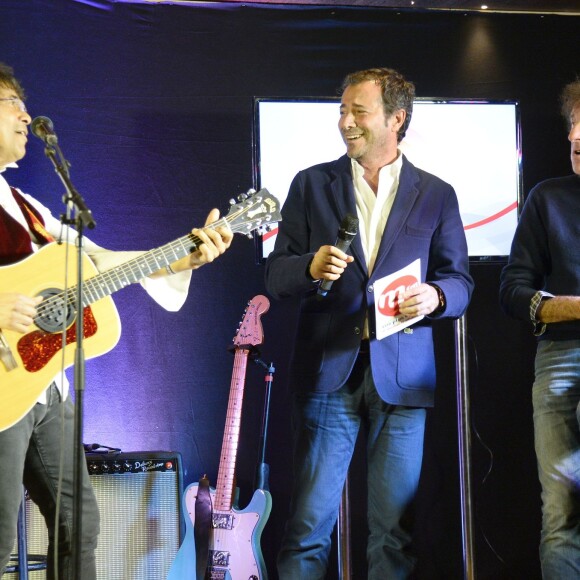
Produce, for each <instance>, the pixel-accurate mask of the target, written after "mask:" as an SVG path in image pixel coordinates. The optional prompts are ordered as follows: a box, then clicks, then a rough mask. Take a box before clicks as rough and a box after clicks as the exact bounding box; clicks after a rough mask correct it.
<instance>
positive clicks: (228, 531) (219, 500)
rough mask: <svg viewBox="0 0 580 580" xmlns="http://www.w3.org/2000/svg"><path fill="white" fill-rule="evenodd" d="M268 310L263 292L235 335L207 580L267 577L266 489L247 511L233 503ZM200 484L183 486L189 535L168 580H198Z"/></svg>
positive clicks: (269, 504)
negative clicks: (249, 370) (246, 407)
mask: <svg viewBox="0 0 580 580" xmlns="http://www.w3.org/2000/svg"><path fill="white" fill-rule="evenodd" d="M269 308H270V302H269V301H268V299H267V298H266V297H265V296H261V295H258V296H255V297H254V298H252V300H251V301H250V302H249V304H248V307H247V308H246V312H245V314H244V319H243V321H242V323H241V325H240V328H239V330H238V332H237V334H236V336H235V338H234V345H235V359H234V370H233V373H232V382H231V388H230V397H229V401H228V411H227V415H226V417H227V418H226V424H225V429H224V437H223V443H222V452H221V456H220V457H221V459H220V464H219V470H218V477H217V485H216V487H215V489H213V488H210V497H211V524H210V526H209V527H210V529H209V552H208V560H207V568H206V573H205V578H206V579H211V580H265V579H266V578H267V572H266V566H265V564H264V560H263V558H262V552H261V550H260V537H261V535H262V530H263V529H264V526H265V525H266V521H267V519H268V516H269V515H270V510H271V507H272V498H271V495H270V493H269V492H268V491H266V490H263V489H258V490H256V491H255V492H254V495H253V496H252V501H251V502H250V503H249V504H248V506H247V507H246V509H244V510H238V509H236V507H234V495H235V467H236V454H237V448H238V440H239V434H240V426H241V420H242V402H243V397H244V384H245V377H246V366H247V362H248V355H249V353H250V350H251V346H255V345H257V344H261V342H262V326H261V322H260V316H261V315H262V314H263V313H264V312H267V311H268V309H269ZM198 489H199V484H197V483H192V484H191V485H189V486H188V487H187V489H186V490H185V493H184V496H183V499H184V506H185V509H184V517H185V524H186V533H185V538H184V540H183V543H182V545H181V547H180V548H179V551H178V553H177V556H176V557H175V560H174V561H173V564H172V566H171V569H170V571H169V576H168V577H167V580H195V578H196V549H195V539H194V526H195V503H196V500H197V496H198ZM198 580H199V579H198Z"/></svg>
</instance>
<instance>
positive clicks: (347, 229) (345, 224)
mask: <svg viewBox="0 0 580 580" xmlns="http://www.w3.org/2000/svg"><path fill="white" fill-rule="evenodd" d="M357 234H358V218H357V217H355V216H353V215H352V214H350V213H349V214H346V215H345V216H344V218H343V220H342V223H341V224H340V228H339V230H338V236H337V237H336V242H335V243H334V245H335V247H337V248H338V249H339V250H341V251H342V252H345V253H346V251H347V250H348V247H349V246H350V244H351V242H352V241H353V240H354V238H355V237H356V235H357ZM333 282H334V280H323V281H322V282H321V283H320V285H319V286H318V290H317V292H316V294H317V298H318V299H320V298H324V297H325V296H326V295H327V294H328V291H329V290H330V288H331V286H332V283H333Z"/></svg>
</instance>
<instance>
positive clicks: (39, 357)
mask: <svg viewBox="0 0 580 580" xmlns="http://www.w3.org/2000/svg"><path fill="white" fill-rule="evenodd" d="M83 331H84V336H85V338H89V337H91V336H93V335H94V334H96V332H97V321H96V320H95V317H94V316H93V312H92V310H91V307H90V306H87V307H86V308H85V309H84V318H83ZM76 340H77V329H76V324H73V325H71V327H70V328H69V329H68V330H67V331H66V344H67V345H69V344H72V343H74V342H76ZM17 349H18V354H19V355H20V357H21V358H22V362H23V364H24V368H25V369H26V370H27V371H28V372H29V373H34V372H37V371H39V370H41V369H43V368H44V367H45V366H46V364H47V363H48V361H50V359H52V357H53V356H54V355H55V354H56V353H57V352H59V351H60V350H61V349H62V334H60V333H52V334H50V333H46V332H44V331H43V330H35V331H33V332H31V333H29V334H27V335H26V336H23V337H22V338H21V339H20V340H19V341H18V345H17Z"/></svg>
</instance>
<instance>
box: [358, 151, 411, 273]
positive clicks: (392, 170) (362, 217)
mask: <svg viewBox="0 0 580 580" xmlns="http://www.w3.org/2000/svg"><path fill="white" fill-rule="evenodd" d="M351 165H352V176H353V184H354V192H355V200H356V212H357V215H358V219H359V234H360V237H361V243H362V247H363V251H364V254H365V259H366V262H367V268H368V271H369V275H370V274H371V272H372V271H373V267H374V265H375V261H376V259H377V254H378V251H379V246H380V244H381V240H382V238H383V233H384V231H385V226H386V225H387V220H388V219H389V214H390V213H391V208H392V207H393V202H394V201H395V195H396V193H397V188H398V187H399V176H400V174H401V167H402V166H403V156H402V155H401V153H400V152H399V155H398V157H397V159H396V160H395V161H393V163H391V164H389V165H385V166H384V167H382V168H381V170H380V171H379V186H378V190H377V194H376V195H375V192H374V191H373V190H372V189H371V187H370V185H369V184H368V183H367V182H366V181H365V179H364V168H363V167H362V166H361V165H360V164H359V163H358V161H356V159H351Z"/></svg>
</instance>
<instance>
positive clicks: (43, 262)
mask: <svg viewBox="0 0 580 580" xmlns="http://www.w3.org/2000/svg"><path fill="white" fill-rule="evenodd" d="M67 245H68V252H69V265H68V283H69V286H73V285H74V284H75V283H76V281H77V280H76V269H77V268H76V259H77V254H76V249H75V246H74V245H72V244H65V243H63V244H61V245H59V244H56V243H53V244H48V245H46V246H43V247H42V248H40V250H39V251H38V252H36V253H35V254H32V255H31V256H29V257H28V258H26V259H24V260H22V261H20V262H18V263H16V264H13V265H11V266H2V267H0V288H4V289H6V291H8V292H17V293H20V294H25V295H27V296H37V295H39V294H44V293H46V292H50V291H51V290H52V289H54V290H59V291H62V290H63V288H64V282H65V271H64V264H65V263H66V262H65V253H66V251H67ZM95 274H97V269H96V267H95V265H94V264H93V263H92V262H91V260H90V259H89V258H88V256H85V257H84V260H83V278H84V279H85V280H86V279H87V278H90V277H92V276H94V275H95ZM72 299H73V300H74V296H73V297H72ZM74 320H76V317H74ZM83 326H84V335H85V337H84V341H83V346H84V351H85V358H93V357H96V356H99V355H101V354H104V353H106V352H108V351H109V350H111V349H112V348H113V347H114V346H115V345H116V344H117V342H118V341H119V338H120V336H121V324H120V320H119V314H118V312H117V309H116V307H115V305H114V303H113V300H112V298H111V297H110V296H106V297H104V298H102V299H100V300H99V301H98V302H95V303H93V304H91V306H87V307H85V308H84V325H83ZM1 332H2V336H3V339H4V340H5V342H6V343H7V344H8V347H9V350H10V352H11V355H12V356H13V358H14V362H15V363H16V364H15V366H14V368H9V366H10V365H6V364H4V363H3V362H1V361H0V400H1V401H2V405H1V406H0V430H2V429H7V428H8V427H11V426H12V425H14V424H15V423H17V422H18V421H19V420H20V419H21V418H22V417H23V416H24V415H25V414H26V413H27V412H28V411H29V410H30V409H31V408H32V407H33V406H34V404H35V403H36V400H37V399H38V397H39V396H40V395H41V393H42V392H43V391H44V389H45V388H46V387H47V386H48V385H49V383H50V381H51V380H52V379H53V378H54V377H55V376H56V375H57V374H58V373H59V371H60V369H61V368H62V365H63V349H62V332H58V331H56V332H46V331H44V330H42V329H40V328H39V327H38V326H36V325H34V324H33V325H32V326H31V330H30V331H29V332H28V333H26V334H20V333H18V332H13V331H10V330H2V331H1ZM66 335H67V344H66V347H65V349H64V367H65V368H68V367H70V366H71V365H72V364H73V363H74V356H75V354H74V353H75V345H76V328H75V323H74V321H73V322H72V323H71V324H70V326H69V327H68V329H67V333H66Z"/></svg>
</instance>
